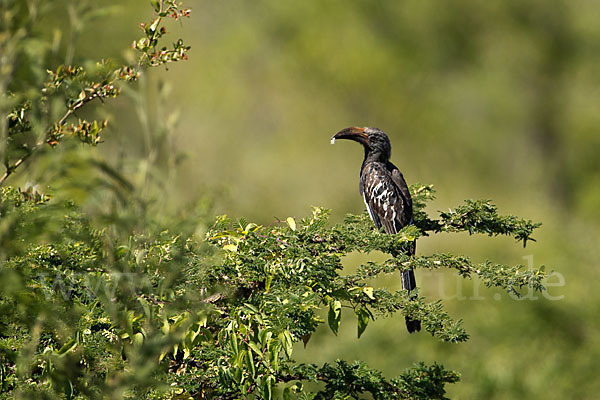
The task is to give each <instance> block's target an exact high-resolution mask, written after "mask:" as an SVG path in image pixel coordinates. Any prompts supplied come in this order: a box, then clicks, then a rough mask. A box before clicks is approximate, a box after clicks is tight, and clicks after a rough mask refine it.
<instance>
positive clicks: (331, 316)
mask: <svg viewBox="0 0 600 400" xmlns="http://www.w3.org/2000/svg"><path fill="white" fill-rule="evenodd" d="M341 311H342V303H341V302H340V301H339V300H333V301H330V302H329V312H328V313H327V323H328V324H329V328H330V329H331V331H332V332H333V333H334V334H336V335H337V334H338V328H339V326H340V320H341V318H342V312H341Z"/></svg>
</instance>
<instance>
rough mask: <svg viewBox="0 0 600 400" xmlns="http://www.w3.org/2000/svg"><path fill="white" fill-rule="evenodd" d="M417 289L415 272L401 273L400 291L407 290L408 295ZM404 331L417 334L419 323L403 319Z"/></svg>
mask: <svg viewBox="0 0 600 400" xmlns="http://www.w3.org/2000/svg"><path fill="white" fill-rule="evenodd" d="M416 288H417V282H416V281H415V272H414V271H413V270H412V269H409V270H406V271H402V289H406V290H408V292H409V293H410V292H411V291H412V290H414V289H416ZM405 319H406V329H408V332H409V333H413V332H418V331H420V330H421V321H419V320H415V319H412V318H410V317H408V316H407V317H405Z"/></svg>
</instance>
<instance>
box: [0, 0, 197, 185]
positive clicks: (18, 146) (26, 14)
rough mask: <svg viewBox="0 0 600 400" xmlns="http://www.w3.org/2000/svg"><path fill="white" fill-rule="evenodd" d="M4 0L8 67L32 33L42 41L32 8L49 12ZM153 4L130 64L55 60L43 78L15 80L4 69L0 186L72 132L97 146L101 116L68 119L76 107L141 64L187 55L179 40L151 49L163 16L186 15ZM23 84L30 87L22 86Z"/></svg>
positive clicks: (131, 75) (113, 88) (165, 2)
mask: <svg viewBox="0 0 600 400" xmlns="http://www.w3.org/2000/svg"><path fill="white" fill-rule="evenodd" d="M6 3H8V4H6V12H4V13H3V16H2V17H3V18H4V19H5V21H4V22H5V24H6V26H7V27H8V28H9V29H8V30H7V32H5V33H4V34H3V37H2V39H3V48H4V50H5V51H6V52H7V53H8V54H6V56H5V57H6V59H7V61H8V62H7V65H6V66H5V67H4V69H5V70H6V71H8V72H10V71H11V70H12V68H14V67H15V66H16V65H18V64H20V63H21V62H24V58H25V57H27V55H28V54H29V52H30V51H31V49H30V48H29V47H28V46H31V44H30V42H31V41H33V40H34V38H35V39H37V40H40V41H42V42H43V41H44V39H42V38H37V37H36V36H37V35H36V32H34V30H33V27H35V26H36V24H37V23H38V21H39V20H40V19H41V17H42V16H43V13H40V12H38V11H46V12H49V7H48V4H45V3H46V2H42V4H41V7H40V10H38V8H37V6H36V5H34V4H30V5H29V6H27V7H24V6H23V2H21V1H18V0H10V1H7V2H6ZM153 6H154V9H155V18H154V19H153V20H152V22H151V23H149V24H146V23H143V24H142V25H141V28H142V30H143V32H144V37H143V38H141V39H139V40H138V41H136V42H134V45H133V48H134V49H135V50H136V51H137V53H138V54H139V55H138V58H137V62H136V63H135V64H133V63H132V64H131V65H121V66H117V65H116V64H115V63H114V62H112V61H107V60H104V59H102V60H101V61H97V62H95V63H92V62H91V60H87V62H86V63H85V64H86V65H85V66H84V65H59V66H57V67H56V68H55V69H46V71H47V77H46V78H45V80H43V81H42V79H41V78H40V76H39V71H34V72H35V73H34V74H32V76H30V77H27V78H25V79H16V78H15V76H16V77H19V75H16V74H15V76H11V74H10V73H8V74H6V76H4V75H3V76H0V89H3V90H1V91H0V92H1V93H2V99H1V103H0V104H1V105H2V109H5V108H9V109H11V111H10V112H9V113H7V117H6V125H5V124H4V123H3V124H2V131H1V132H0V133H1V135H0V140H1V141H2V147H1V148H2V149H4V151H3V154H2V162H3V164H4V168H5V173H4V175H2V176H1V177H0V185H2V184H3V183H4V182H5V181H6V179H8V177H9V176H10V175H11V174H12V173H13V172H14V171H15V170H16V169H17V168H18V167H19V166H21V164H23V163H24V162H25V161H26V160H27V159H28V158H29V157H31V156H32V155H33V154H35V153H37V152H39V151H41V150H44V149H47V148H48V147H55V146H57V145H58V144H60V143H61V141H62V140H63V139H64V138H65V137H75V138H77V139H79V140H80V141H81V142H83V143H85V144H89V145H97V144H98V143H99V142H100V141H101V137H100V133H101V132H102V131H103V130H104V128H105V127H106V125H107V121H106V120H102V121H100V120H96V119H94V120H92V121H86V120H84V119H81V118H78V121H77V122H74V123H73V122H70V119H71V117H72V116H73V115H74V114H75V112H76V111H78V110H81V109H82V108H83V107H84V106H85V105H86V104H88V103H90V102H92V101H94V100H96V99H98V100H100V101H102V102H103V101H104V100H105V99H109V98H114V97H117V96H118V95H119V94H120V93H121V89H120V88H119V85H120V84H121V83H131V82H134V81H136V80H137V79H138V77H139V76H140V74H141V72H142V71H143V70H144V69H145V68H146V67H156V66H160V65H165V64H167V63H171V62H175V61H180V60H185V59H187V55H186V53H187V51H188V50H189V47H188V46H185V45H184V44H183V40H181V39H179V40H177V42H176V43H175V44H173V48H172V49H171V50H167V48H166V47H162V48H161V49H157V46H158V45H159V42H160V39H161V38H162V37H163V36H164V35H165V34H166V33H167V32H166V28H165V27H164V26H163V25H164V21H163V19H164V18H172V19H174V20H178V19H179V18H181V17H188V16H189V15H190V10H189V9H182V8H181V7H180V5H179V4H178V3H177V2H176V1H175V0H160V1H155V2H153ZM3 7H4V5H3ZM40 14H42V15H40ZM38 35H39V34H38ZM46 40H48V39H46ZM27 87H31V88H32V89H31V90H27ZM3 114H4V113H3ZM47 145H49V146H47Z"/></svg>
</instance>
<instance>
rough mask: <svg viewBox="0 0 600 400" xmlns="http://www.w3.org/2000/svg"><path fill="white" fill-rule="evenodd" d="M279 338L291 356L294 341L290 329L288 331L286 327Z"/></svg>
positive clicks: (286, 352) (287, 353)
mask: <svg viewBox="0 0 600 400" xmlns="http://www.w3.org/2000/svg"><path fill="white" fill-rule="evenodd" d="M278 338H279V341H280V342H281V345H282V346H283V350H284V351H285V354H286V355H287V356H288V358H291V357H292V348H293V341H292V335H291V333H290V331H288V330H287V329H286V330H285V331H283V332H282V333H280V334H279V335H278Z"/></svg>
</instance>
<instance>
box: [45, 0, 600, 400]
mask: <svg viewBox="0 0 600 400" xmlns="http://www.w3.org/2000/svg"><path fill="white" fill-rule="evenodd" d="M109 3H110V4H114V5H115V6H116V8H112V9H111V12H112V17H111V18H112V21H113V23H112V24H111V26H110V27H107V26H106V25H102V23H101V22H94V21H91V22H86V24H87V25H86V31H82V32H81V33H78V35H77V37H76V41H77V49H80V50H78V51H80V54H84V55H88V56H94V57H95V58H100V57H111V58H117V59H118V58H120V57H121V56H122V54H123V53H122V50H123V49H126V48H128V47H129V46H130V44H131V40H133V38H136V37H138V36H140V32H139V31H137V30H136V29H137V23H138V22H141V21H142V20H147V19H149V17H150V10H151V8H150V7H149V6H148V4H147V2H145V1H141V2H129V3H127V4H125V5H123V4H121V2H117V1H113V2H109ZM185 4H186V5H187V6H189V7H191V8H192V18H191V19H189V20H185V21H183V24H182V25H181V26H173V27H172V31H173V36H181V37H183V38H184V39H185V41H186V42H187V43H188V44H189V45H191V46H192V49H191V51H190V60H189V61H187V62H184V63H177V64H175V65H172V66H170V67H169V70H168V71H165V70H160V71H151V72H150V73H149V75H148V76H147V77H146V78H145V79H144V80H143V81H142V82H141V83H140V86H141V87H140V93H142V96H141V97H139V96H138V97H137V106H135V105H132V103H131V101H130V100H128V99H125V98H120V99H118V100H117V103H116V104H114V103H113V104H112V105H107V106H106V107H104V112H105V113H107V114H108V115H109V116H110V119H111V121H113V122H114V123H113V124H112V126H113V127H112V128H111V129H110V132H109V133H108V135H107V136H106V138H105V140H106V143H105V144H104V145H103V146H100V147H99V148H98V149H96V150H93V151H94V152H96V153H97V154H96V156H97V157H99V158H103V159H108V160H111V162H113V163H121V164H123V168H124V170H127V166H133V165H137V167H135V168H131V171H137V172H136V173H138V175H135V174H134V173H133V172H131V176H132V178H135V177H136V176H138V177H139V171H140V169H141V167H140V165H142V164H143V162H148V160H149V158H148V157H147V156H148V154H149V153H152V154H154V156H153V157H152V158H150V160H151V161H152V162H155V163H157V165H160V166H161V168H163V169H164V177H163V179H164V186H163V190H162V191H161V192H160V193H155V195H156V196H161V197H162V198H163V199H166V203H165V204H166V206H165V207H166V209H168V210H170V211H174V212H177V211H178V210H182V209H187V208H189V207H193V206H194V205H195V204H196V203H198V202H200V199H206V198H210V199H211V201H212V202H213V204H214V213H215V214H217V213H226V214H228V215H230V216H231V217H234V218H236V217H240V216H244V217H245V218H247V219H248V220H252V221H255V222H259V223H262V224H271V223H274V222H275V217H278V218H282V219H283V218H285V217H287V216H294V217H298V218H300V217H304V216H306V215H308V214H309V212H310V207H311V206H313V205H319V206H324V207H327V208H331V209H332V210H333V214H332V220H333V222H338V221H340V220H341V218H343V215H344V214H346V213H360V212H362V211H363V209H364V205H363V202H362V200H361V198H360V196H359V194H358V171H359V168H360V163H361V161H362V149H361V148H360V146H358V145H356V144H354V143H339V144H337V145H336V146H331V145H330V144H329V138H330V137H331V136H332V135H333V134H334V133H335V132H337V131H338V130H340V129H342V128H346V127H348V126H374V127H378V128H380V129H382V130H384V131H385V132H387V133H388V135H389V136H390V139H391V142H392V147H393V151H392V161H393V162H394V163H395V164H396V165H397V166H398V167H399V168H400V169H401V170H402V171H403V172H404V175H405V177H406V180H407V181H408V183H409V184H410V183H416V182H420V183H425V184H433V185H435V187H436V189H437V199H436V200H435V201H434V202H433V204H432V205H431V207H430V211H431V212H435V211H436V210H445V209H447V208H449V207H454V206H456V205H458V204H459V203H460V202H462V200H463V199H466V198H489V199H493V200H494V201H495V202H496V204H498V206H499V208H500V211H501V212H502V213H504V214H509V213H510V214H516V215H520V216H523V217H527V218H531V219H533V220H535V221H541V222H543V226H542V227H541V228H540V229H539V231H538V233H537V235H535V237H536V238H537V239H538V242H537V243H530V244H528V246H527V247H526V248H522V247H521V246H520V245H519V244H517V243H514V242H513V241H512V240H511V239H506V238H499V239H490V238H487V237H468V235H453V236H443V235H440V236H438V237H432V238H424V239H421V240H419V243H418V251H419V252H421V253H423V254H428V253H431V252H434V251H435V252H441V251H449V252H453V253H456V254H466V255H469V256H471V257H472V258H473V259H474V260H477V261H484V260H485V259H491V260H494V261H498V262H504V263H509V264H524V265H528V263H529V262H532V263H533V264H534V265H536V266H539V265H542V264H544V265H546V266H547V268H548V269H551V270H554V271H557V272H558V273H559V274H560V275H553V276H552V277H551V279H550V281H549V283H550V284H552V285H554V286H549V287H548V292H547V294H546V296H544V295H540V294H536V295H535V296H525V297H524V298H523V299H521V300H517V299H513V298H511V297H510V296H508V295H506V294H504V293H497V292H495V291H493V290H490V289H486V288H484V287H482V286H481V285H480V283H479V282H478V281H467V280H459V279H458V278H456V277H455V276H453V275H452V274H443V273H438V272H436V273H431V272H428V271H417V281H418V284H419V286H420V287H421V288H422V290H421V293H422V294H424V295H426V296H427V297H428V298H429V299H436V298H442V300H443V301H444V304H445V306H446V307H447V308H448V309H449V311H450V312H451V314H452V315H453V316H454V317H455V318H457V319H463V320H464V324H465V326H466V328H467V330H468V331H469V333H470V334H471V335H472V337H471V340H470V341H468V342H467V343H463V344H458V345H452V344H443V343H439V342H437V341H436V340H434V339H433V338H431V337H429V336H428V335H427V334H424V333H421V334H415V335H409V334H408V333H406V330H405V328H404V321H400V320H397V319H394V320H384V321H377V322H376V323H373V324H371V325H370V326H369V329H367V331H366V333H365V334H364V335H363V337H362V338H361V339H360V340H357V339H356V324H355V321H354V317H353V316H351V315H347V316H345V318H342V326H341V332H340V337H338V338H336V337H334V336H333V334H332V333H331V332H330V331H329V330H328V329H327V328H326V327H322V328H321V330H320V331H319V334H318V335H316V337H313V338H312V339H311V341H310V342H309V344H308V346H307V347H306V349H305V350H301V349H298V350H300V351H299V352H298V354H300V355H299V356H298V357H299V358H301V359H302V360H303V361H312V362H317V363H322V362H325V361H332V360H335V359H336V358H346V359H363V360H365V361H366V362H367V363H368V364H369V365H370V366H371V367H375V368H379V369H381V370H383V371H384V372H385V374H386V375H387V376H388V377H391V376H394V375H397V374H398V373H399V372H400V371H401V370H403V369H404V368H405V367H408V366H410V365H411V364H412V363H413V362H417V361H421V360H422V361H426V362H428V363H431V362H434V361H438V362H440V363H442V364H443V365H444V366H445V367H446V368H449V369H454V370H458V371H460V372H461V373H462V380H461V382H460V383H458V384H456V385H454V386H452V387H450V388H449V396H450V397H451V398H456V399H476V398H489V399H516V398H544V399H564V398H579V399H592V398H597V396H598V393H600V380H599V379H598V375H599V374H600V335H598V328H600V322H599V314H600V293H599V291H598V290H596V285H597V282H598V281H599V279H598V278H599V272H598V271H599V269H598V267H599V265H598V261H597V260H598V256H599V255H600V251H599V249H598V247H599V244H600V235H599V228H600V219H599V217H600V163H599V161H598V156H599V154H600V133H599V131H600V23H598V21H600V7H599V4H598V2H596V1H586V0H573V1H566V0H564V1H558V0H507V1H503V2H500V1H491V2H484V1H475V0H455V1H452V2H446V1H415V0H405V1H384V0H345V1H334V0H331V1H323V0H302V1H289V0H254V1H243V0H228V1H208V0H206V1H201V0H186V1H185ZM53 23H55V22H52V21H49V25H48V26H49V29H52V28H51V27H52V24H53ZM161 82H163V83H161ZM159 93H163V94H165V93H167V94H168V99H169V104H168V105H167V106H164V105H162V103H161V102H160V101H159V100H157V99H158V96H159ZM132 96H137V95H136V94H132ZM136 107H137V109H136ZM140 109H146V110H152V112H151V113H150V114H151V115H152V118H150V119H148V118H147V116H146V117H142V118H141V120H140V118H139V115H141V114H143V113H139V112H138V111H139V110H140ZM173 112H176V114H173ZM176 117H178V118H176ZM175 120H177V121H178V122H177V124H176V125H174V126H176V128H175V129H173V130H172V131H170V133H169V132H167V130H165V132H163V133H164V134H161V132H162V131H161V128H160V127H161V126H162V124H164V123H165V121H168V122H169V124H171V123H172V122H174V121H175ZM170 126H171V125H170ZM153 129H154V130H155V131H156V132H158V133H157V135H155V136H153V138H149V137H148V135H147V133H145V132H148V131H149V130H153ZM167 133H169V134H167ZM157 138H158V139H157ZM164 160H167V161H168V162H166V161H164ZM140 179H141V178H140ZM369 257H380V255H377V254H373V255H367V256H365V255H355V256H353V257H350V258H349V259H348V260H347V261H348V268H353V266H355V265H356V263H358V262H360V261H364V260H367V259H369ZM399 283H400V282H399V277H398V280H397V282H395V281H390V282H378V284H383V285H388V286H391V287H394V286H395V287H399Z"/></svg>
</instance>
